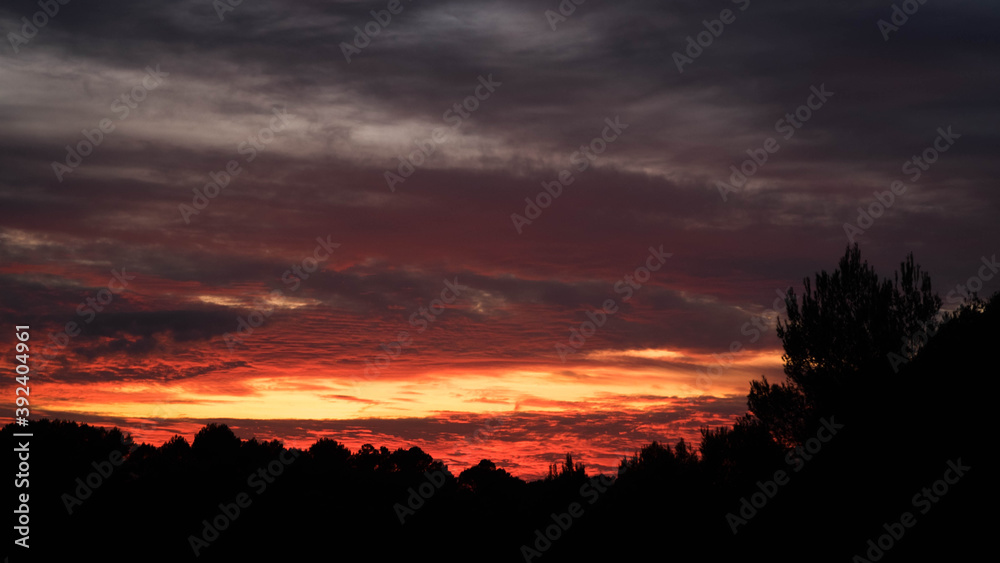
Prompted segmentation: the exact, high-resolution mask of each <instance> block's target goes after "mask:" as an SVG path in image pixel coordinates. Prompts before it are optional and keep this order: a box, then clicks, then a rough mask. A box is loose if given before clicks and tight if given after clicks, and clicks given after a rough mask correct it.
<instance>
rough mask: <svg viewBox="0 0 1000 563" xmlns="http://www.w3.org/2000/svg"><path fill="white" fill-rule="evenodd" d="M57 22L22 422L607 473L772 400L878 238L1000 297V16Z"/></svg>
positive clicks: (752, 3) (635, 12)
mask: <svg viewBox="0 0 1000 563" xmlns="http://www.w3.org/2000/svg"><path fill="white" fill-rule="evenodd" d="M47 6H48V10H49V13H45V12H43V11H42V8H41V7H40V4H38V3H35V2H31V1H21V0H10V1H6V2H4V4H3V5H2V6H0V31H2V34H3V37H4V40H3V41H2V42H0V124H2V127H0V318H2V319H3V321H4V322H3V325H5V326H6V327H7V328H6V329H3V330H5V331H9V332H13V327H12V325H29V326H30V332H31V340H30V342H31V343H32V345H33V348H32V350H31V353H32V362H34V363H35V364H34V366H33V370H34V371H33V373H32V376H33V377H32V379H31V384H32V386H31V391H32V392H31V406H30V408H31V416H32V418H39V417H43V416H45V417H54V418H61V419H70V420H75V421H79V422H87V423H91V424H102V425H108V426H112V425H117V426H119V427H121V428H125V429H127V430H129V431H131V432H132V433H133V435H134V436H135V437H136V438H137V439H139V440H144V441H147V442H150V443H154V444H157V445H158V444H161V443H162V442H164V441H165V440H167V439H168V438H169V437H170V436H172V435H174V434H181V435H184V436H186V437H187V438H188V439H189V440H190V439H191V438H192V437H193V435H194V433H195V432H196V431H197V429H198V428H200V427H201V426H202V425H204V424H206V423H208V422H225V423H227V424H229V425H230V426H231V427H232V428H234V430H235V431H236V433H237V434H238V435H239V436H241V437H243V438H250V437H258V438H259V439H272V438H276V439H279V440H282V441H283V442H285V443H286V445H289V446H296V447H307V446H308V445H310V444H311V443H313V442H314V441H315V440H317V439H319V438H322V437H330V438H334V439H337V440H338V441H341V442H343V443H345V444H347V445H348V446H349V447H351V448H352V449H353V450H357V449H358V448H359V447H360V446H361V445H362V444H364V443H372V444H373V445H375V446H376V447H379V446H383V445H384V446H386V447H388V448H389V449H390V450H395V449H396V448H398V447H404V448H408V447H411V446H419V447H421V448H422V449H423V450H424V451H426V452H427V453H429V454H431V455H432V456H433V457H434V458H435V459H440V460H443V461H445V462H446V463H447V464H448V465H449V468H450V469H452V471H453V472H454V473H456V474H457V472H458V471H460V470H462V469H464V468H465V467H468V466H470V465H473V464H475V463H477V462H478V461H479V459H482V458H489V459H492V460H493V461H494V462H496V463H497V465H498V466H499V467H503V468H505V469H507V470H508V471H510V472H511V473H513V474H515V475H518V476H521V477H524V478H538V477H541V476H544V475H545V473H546V471H547V468H548V465H549V464H550V463H553V462H556V461H558V460H560V459H561V458H563V457H564V456H565V454H566V453H572V454H573V456H574V459H575V460H577V461H582V462H583V463H585V464H586V466H587V468H588V471H590V472H594V471H611V470H613V469H614V468H615V467H616V466H617V463H618V460H620V459H621V458H622V456H625V455H631V454H632V453H634V452H635V450H637V449H638V448H640V447H641V446H643V445H645V444H647V443H649V442H651V441H653V440H658V441H661V442H662V441H665V442H669V443H674V442H676V440H677V439H679V438H684V439H686V440H688V441H689V442H692V441H693V442H694V443H697V442H698V440H699V429H700V428H701V427H704V426H713V427H715V426H720V425H725V424H729V423H731V422H732V421H733V420H734V419H735V418H737V417H739V416H741V415H742V414H743V413H744V412H746V394H747V392H748V390H749V382H750V381H751V380H752V379H754V378H760V377H761V376H762V375H763V376H767V377H768V379H769V380H771V381H780V380H781V378H782V377H783V372H782V359H781V355H782V349H781V343H780V341H779V340H778V338H777V337H776V334H775V330H774V327H775V322H776V319H777V318H778V317H779V316H780V315H781V314H782V313H783V312H784V306H783V303H782V301H781V300H780V299H779V296H781V295H783V294H784V292H785V290H786V289H787V288H789V287H792V288H794V289H795V290H796V291H797V292H798V293H801V288H802V281H803V278H805V277H808V276H812V275H813V274H815V273H816V272H818V271H820V270H827V271H832V270H833V269H834V268H835V267H836V265H837V261H838V259H839V258H840V257H841V256H842V255H843V254H844V251H845V249H846V247H847V246H848V244H850V243H853V242H856V243H857V244H859V246H860V248H861V251H862V257H863V258H865V259H866V260H868V262H869V263H871V264H872V265H873V266H874V267H875V269H876V270H877V271H878V272H879V273H880V274H882V275H883V276H890V275H891V273H892V272H893V271H894V270H895V269H897V268H898V267H899V264H900V262H901V261H902V260H903V259H904V258H905V257H906V255H907V254H908V253H910V252H913V253H914V255H915V258H916V261H917V262H918V263H919V264H921V265H922V266H923V268H924V270H926V271H928V272H929V273H930V275H931V278H932V280H933V284H934V289H935V290H936V291H938V293H939V294H940V295H941V296H942V298H943V299H944V301H945V307H946V308H954V307H955V306H956V305H957V303H958V302H959V300H960V299H961V297H960V295H961V293H963V292H966V291H968V288H971V289H976V288H977V287H981V288H982V289H980V290H979V292H980V294H983V295H985V294H989V293H992V292H993V291H995V290H996V289H1000V283H997V281H996V280H993V279H992V278H993V276H994V275H995V270H994V269H991V265H993V264H995V259H994V258H993V256H995V253H996V252H997V250H998V248H997V246H998V245H997V242H998V241H1000V236H998V235H1000V225H998V221H997V220H996V217H997V215H998V213H997V211H998V210H997V207H998V201H1000V195H998V191H997V187H998V186H997V180H996V178H997V176H998V172H1000V159H998V158H996V150H997V146H998V138H1000V137H998V133H1000V119H998V117H1000V115H998V111H997V106H996V103H995V100H996V99H997V97H998V94H1000V81H998V78H1000V66H998V65H997V64H996V61H998V60H1000V52H998V51H1000V45H998V37H997V35H996V33H995V29H996V28H997V26H998V24H1000V21H998V20H1000V18H998V10H997V7H996V6H995V5H993V4H991V3H988V2H974V1H951V2H942V1H938V0H928V1H927V2H925V3H923V4H919V3H917V2H916V1H915V0H911V1H910V2H896V3H895V4H893V3H891V2H887V1H864V2H854V3H850V5H840V4H831V3H827V2H795V3H790V2H783V3H765V2H760V1H759V0H738V1H732V2H726V1H716V2H712V3H704V2H692V1H674V2H634V1H624V2H602V1H598V0H587V1H586V2H582V3H580V4H579V5H577V4H575V3H573V2H571V1H570V0H565V1H564V2H562V3H561V4H560V3H559V2H556V1H555V0H543V1H541V2H520V1H507V2H490V1H479V0H472V1H465V2H435V1H428V2H420V1H417V2H412V1H409V0H402V1H392V2H388V1H386V2H382V1H376V2H318V1H299V2H277V1H269V0H246V1H244V2H242V3H240V4H238V5H235V6H234V5H230V4H228V3H225V1H224V0H219V1H216V2H211V1H209V0H193V1H173V2H160V3H155V4H150V5H146V4H140V3H135V2H124V1H118V0H112V1H106V2H101V3H100V4H98V5H94V4H91V3H86V2H68V3H66V4H65V5H63V4H61V3H53V4H51V5H47ZM53 13H54V15H53ZM39 14H40V15H39ZM32 20H34V23H32ZM992 267H993V268H995V267H996V266H992ZM991 280H992V281H991ZM4 346H5V347H7V348H9V349H10V350H13V346H14V339H13V336H12V335H11V336H10V337H9V338H6V337H5V339H4ZM12 355H13V352H10V353H6V352H5V353H4V365H5V367H6V368H11V367H12V365H13V363H14V360H13V358H12ZM3 387H4V391H11V387H12V382H10V381H5V382H4V384H3ZM12 394H13V393H12V391H11V392H10V393H8V395H12ZM11 408H12V409H13V405H12V406H11Z"/></svg>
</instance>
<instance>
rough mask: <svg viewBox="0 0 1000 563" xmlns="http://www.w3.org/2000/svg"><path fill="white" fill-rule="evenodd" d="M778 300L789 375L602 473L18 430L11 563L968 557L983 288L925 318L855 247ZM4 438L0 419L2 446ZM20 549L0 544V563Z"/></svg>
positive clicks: (899, 276) (914, 269)
mask: <svg viewBox="0 0 1000 563" xmlns="http://www.w3.org/2000/svg"><path fill="white" fill-rule="evenodd" d="M786 302H787V305H788V315H787V319H785V320H783V321H782V322H781V323H780V324H779V326H778V335H779V337H780V338H781V339H782V342H783V344H784V347H785V373H786V376H787V378H786V379H785V380H784V381H781V382H770V381H767V380H766V379H761V380H759V381H753V382H752V383H751V385H750V389H749V391H748V398H747V399H748V412H747V414H746V415H745V416H743V417H742V418H741V419H740V420H738V421H737V422H736V423H735V424H733V425H732V426H728V427H721V428H704V429H703V430H702V439H701V443H700V444H697V445H695V444H689V443H685V442H684V441H683V440H680V441H678V442H677V443H675V444H664V443H660V442H652V443H650V444H647V445H645V446H643V447H642V448H641V449H639V450H638V451H636V452H635V453H634V455H631V456H626V457H625V458H623V459H622V461H621V464H620V466H619V468H618V471H617V473H616V474H615V475H598V476H587V475H586V473H585V471H584V469H585V468H584V467H583V466H582V465H581V464H579V463H575V462H574V461H573V459H572V457H571V456H569V455H567V456H566V459H565V461H564V462H563V463H560V464H555V465H553V467H552V468H551V470H550V472H549V475H548V476H547V477H546V478H545V479H541V480H537V481H532V482H525V481H524V480H522V479H520V478H517V477H514V476H512V475H510V474H509V473H507V471H505V470H504V469H503V468H499V467H497V466H496V465H495V464H494V463H493V462H491V461H489V460H482V461H481V462H480V463H479V464H477V465H475V466H472V467H469V468H468V469H465V470H464V471H462V472H461V473H459V474H458V475H457V476H456V475H453V474H452V473H451V472H450V471H448V469H447V468H445V467H444V466H442V464H441V463H440V462H437V461H434V459H433V457H432V456H431V455H430V454H429V453H426V452H423V451H421V450H420V449H419V448H410V449H396V450H389V449H388V448H386V447H384V446H383V447H379V448H376V447H375V446H373V445H370V444H365V445H364V446H362V447H361V448H360V449H359V450H357V451H352V450H350V449H349V448H347V447H345V446H344V445H343V444H341V443H339V442H337V441H336V440H333V439H322V440H319V441H318V442H316V443H314V444H313V445H312V446H310V447H309V448H308V449H306V450H298V449H286V448H285V447H284V446H283V445H282V444H281V443H280V442H278V441H276V440H272V441H258V440H256V439H250V440H242V439H240V438H238V437H237V436H236V435H235V434H234V433H233V432H232V430H230V429H229V428H228V427H227V426H225V425H216V424H209V425H207V426H205V427H204V428H202V429H201V430H200V431H199V432H198V433H197V435H196V436H195V437H194V439H193V441H192V442H191V443H189V442H188V441H187V440H186V439H184V438H183V437H180V436H175V437H174V438H172V439H171V440H169V441H168V442H166V443H164V444H163V445H161V446H159V447H156V446H153V445H148V444H140V445H136V444H134V443H133V442H132V439H131V438H130V437H129V436H128V435H126V434H123V433H122V432H121V431H120V430H118V429H111V430H107V429H104V428H97V427H93V426H89V425H86V424H78V423H76V422H70V421H61V420H39V421H32V423H31V431H32V432H33V434H34V437H33V438H32V439H31V440H32V442H31V443H32V449H31V462H32V464H31V471H32V473H31V487H30V492H31V505H30V506H31V513H30V514H31V548H30V556H31V557H30V558H28V559H29V560H39V561H43V560H44V561H54V560H56V559H55V558H56V557H67V558H68V557H74V558H77V559H79V558H81V557H82V558H83V559H84V560H96V559H95V558H96V557H103V558H107V559H140V560H148V561H171V562H176V561H187V560H199V561H267V560H271V559H272V558H282V559H283V560H284V559H287V560H293V561H294V560H299V559H302V558H304V557H310V558H313V557H315V558H319V559H324V560H326V559H331V560H339V559H343V558H347V557H356V558H358V559H361V558H364V559H366V560H373V561H404V560H424V559H428V560H438V561H510V562H516V561H526V560H527V561H540V562H543V563H544V562H549V561H610V560H616V561H618V560H624V561H645V560H657V561H664V560H666V561H724V560H725V561H738V560H758V559H759V560H766V561H841V562H845V563H847V562H852V561H912V560H937V559H940V560H948V561H955V560H957V561H966V560H978V559H979V558H980V553H983V554H985V553H988V552H989V551H987V550H986V549H987V548H986V543H987V541H988V538H989V537H990V536H989V535H988V532H989V529H988V524H991V523H992V519H991V518H990V516H989V514H990V512H988V511H989V510H991V509H992V502H991V501H992V500H993V499H994V498H995V496H994V495H993V494H992V492H993V487H992V484H991V481H992V477H990V476H991V475H993V474H994V472H995V462H994V461H993V460H994V456H993V455H992V454H988V453H987V452H986V449H987V443H986V437H985V435H984V434H985V430H986V429H988V427H989V426H988V424H990V422H988V421H987V414H988V412H990V408H991V406H990V405H988V404H987V402H988V401H989V399H990V393H989V392H988V389H989V388H992V386H991V385H990V384H991V383H992V381H991V379H992V377H993V376H995V374H996V372H997V370H996V360H995V356H994V353H993V350H994V348H993V347H994V346H996V343H997V342H1000V293H998V294H994V295H993V296H992V297H991V298H989V299H987V300H981V299H979V298H978V297H976V296H972V297H971V298H970V299H968V300H966V302H965V303H964V304H963V305H962V306H961V307H960V308H959V309H958V310H956V311H954V312H950V313H941V312H940V307H941V299H940V298H939V297H938V296H937V295H936V294H935V293H934V292H933V291H932V290H931V284H930V278H929V277H928V276H927V275H926V274H925V273H923V272H921V270H920V268H919V266H917V265H916V263H915V262H914V260H913V257H912V255H911V256H909V257H907V259H906V261H904V262H903V263H902V264H901V265H900V269H899V271H897V272H896V273H895V276H894V277H893V278H885V279H883V278H880V277H879V276H878V275H876V273H875V272H874V271H873V270H872V269H871V268H870V267H869V266H868V265H867V264H866V263H864V262H863V261H862V260H861V257H860V251H859V250H858V248H857V246H854V247H853V248H848V249H847V252H846V253H845V255H844V257H843V258H842V259H841V261H840V262H839V264H838V267H837V268H836V269H835V270H834V272H833V273H831V274H827V273H826V272H821V273H819V274H817V275H816V276H815V279H814V280H810V279H808V278H807V279H806V281H805V288H804V292H803V294H802V295H801V299H800V296H798V295H796V293H795V292H794V291H791V290H790V291H789V293H788V296H787V300H786ZM15 432H18V429H17V427H15V426H14V425H7V426H5V427H4V428H3V430H2V435H3V439H4V444H7V445H8V448H10V449H8V451H11V450H12V449H13V448H16V447H17V445H16V441H17V438H15V437H13V436H12V434H13V433H15ZM93 475H97V476H98V477H93ZM88 479H89V481H88ZM938 481H941V482H943V483H946V485H947V486H946V490H944V489H943V488H942V487H940V486H938V485H936V482H938ZM948 481H951V482H950V483H948ZM925 489H926V490H927V491H928V492H927V493H925V492H924V491H925ZM13 492H14V494H15V495H16V494H17V493H19V492H24V490H23V489H21V490H19V489H14V491H13ZM935 499H936V500H935ZM924 509H926V511H924ZM906 512H909V513H910V515H911V517H910V518H905V517H904V513H906ZM220 515H221V517H220ZM901 522H902V523H901ZM222 524H224V527H223V526H222ZM213 531H214V532H213ZM14 537H17V536H16V535H15V536H14ZM553 537H555V539H553ZM882 537H888V538H889V540H891V541H889V540H886V539H881V538H882ZM869 542H871V543H869ZM880 543H881V545H880ZM6 545H7V546H11V545H12V543H11V542H10V541H9V542H7V544H6ZM873 546H874V547H873ZM886 546H888V547H886ZM26 551H28V550H16V551H15V550H14V549H13V548H8V549H6V550H5V552H6V553H7V554H8V555H10V556H11V557H10V560H11V561H19V560H25V556H24V555H25V552H26Z"/></svg>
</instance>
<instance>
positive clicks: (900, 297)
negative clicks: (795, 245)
mask: <svg viewBox="0 0 1000 563" xmlns="http://www.w3.org/2000/svg"><path fill="white" fill-rule="evenodd" d="M804 285H805V291H804V292H803V295H802V302H801V305H800V303H799V301H798V299H797V297H796V294H795V290H794V289H789V290H788V294H787V296H786V298H785V305H786V307H787V315H788V319H787V320H785V321H780V320H779V322H778V328H777V333H778V337H779V338H781V340H782V344H783V346H784V349H785V354H784V356H782V359H783V360H784V362H785V374H786V375H787V376H788V381H787V382H785V383H782V384H771V385H769V384H768V383H767V381H766V379H765V380H764V381H763V382H756V381H755V382H753V384H752V386H751V392H750V396H749V397H748V404H749V406H750V410H751V411H752V412H753V413H754V415H755V416H757V417H758V418H760V419H761V420H763V421H764V422H765V423H767V424H768V426H769V428H770V429H771V431H772V433H773V434H774V435H775V437H776V438H777V439H779V441H781V442H786V443H788V442H796V441H798V440H799V439H801V435H800V433H801V429H802V422H801V421H802V420H803V419H807V418H808V416H807V414H808V413H811V414H812V415H816V414H817V413H823V412H828V411H830V410H831V409H832V408H834V407H835V406H836V405H840V404H842V403H843V401H845V400H847V399H848V398H849V397H850V395H851V393H854V392H856V386H857V384H859V383H864V384H865V385H877V384H879V383H880V381H878V380H879V379H880V378H884V377H885V376H887V375H889V374H891V373H892V371H893V370H892V366H891V364H890V362H889V359H888V357H889V354H890V353H894V352H898V351H899V350H900V349H901V347H904V346H905V347H907V348H908V349H909V350H911V351H913V350H915V347H914V336H915V335H917V334H919V333H920V331H921V330H925V329H926V328H927V326H928V323H932V322H933V320H934V317H935V315H936V314H937V312H938V309H940V307H941V298H940V297H939V296H938V295H937V294H935V293H934V292H933V291H932V290H931V280H930V276H928V275H927V274H926V273H925V272H922V271H921V269H920V266H919V265H917V264H916V263H915V262H914V259H913V254H912V253H911V254H909V255H908V256H907V257H906V260H905V261H903V262H902V263H901V264H900V269H899V271H897V272H896V273H895V274H894V276H893V279H892V280H889V279H884V280H880V279H879V276H878V274H877V273H876V272H875V271H874V270H873V269H872V268H871V266H869V265H868V262H867V261H864V262H863V261H862V260H861V251H860V250H859V249H858V245H857V244H855V245H854V246H853V247H850V246H849V247H848V248H847V251H846V253H845V254H844V256H843V257H842V258H841V259H840V263H839V265H838V268H837V269H836V270H834V272H833V273H832V274H828V273H827V272H826V271H825V270H824V271H822V272H820V273H817V274H816V276H815V286H814V284H813V283H812V282H811V281H810V279H809V278H805V279H804ZM859 377H863V378H864V380H863V381H862V380H860V379H858V378H859Z"/></svg>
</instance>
